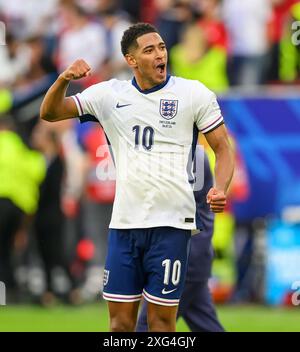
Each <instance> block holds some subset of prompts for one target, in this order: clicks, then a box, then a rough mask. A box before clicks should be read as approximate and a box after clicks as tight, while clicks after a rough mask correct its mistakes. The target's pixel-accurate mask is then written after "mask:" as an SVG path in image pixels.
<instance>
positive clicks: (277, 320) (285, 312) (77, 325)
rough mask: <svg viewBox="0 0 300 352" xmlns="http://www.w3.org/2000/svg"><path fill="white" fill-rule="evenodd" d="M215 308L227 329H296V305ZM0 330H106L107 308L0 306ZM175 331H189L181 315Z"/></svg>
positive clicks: (299, 314) (299, 326)
mask: <svg viewBox="0 0 300 352" xmlns="http://www.w3.org/2000/svg"><path fill="white" fill-rule="evenodd" d="M217 310H218V314H219V318H220V320H221V322H222V323H223V325H224V326H225V328H226V330H227V331H274V332H275V331H276V332H277V331H278V332H279V331H298V332H300V309H299V307H291V308H270V307H264V306H257V305H246V306H229V305H228V306H218V308H217ZM0 331H76V332H77V331H108V312H107V307H106V304H105V303H104V302H99V304H97V303H94V304H90V305H84V306H81V307H71V306H65V305H57V306H55V307H53V308H48V309H46V308H42V307H38V306H31V305H28V306H26V305H19V306H18V305H13V306H9V305H7V306H0ZM177 331H189V329H188V328H187V326H186V325H185V323H184V321H183V320H181V319H180V320H179V321H178V324H177Z"/></svg>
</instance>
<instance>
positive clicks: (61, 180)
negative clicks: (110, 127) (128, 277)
mask: <svg viewBox="0 0 300 352" xmlns="http://www.w3.org/2000/svg"><path fill="white" fill-rule="evenodd" d="M297 20H300V2H299V0H242V1H241V0H134V1H133V0H78V1H76V0H43V1H38V0H26V1H23V0H22V1H21V0H10V1H7V0H0V21H2V22H3V23H4V24H5V30H6V33H5V38H6V40H5V43H6V44H5V45H0V67H1V69H0V281H3V282H5V284H6V286H7V289H8V293H9V296H10V298H11V299H12V300H18V299H20V297H19V295H21V300H23V299H24V297H30V299H33V300H36V301H38V302H40V303H41V304H44V305H51V304H52V303H53V302H54V301H55V300H56V298H57V297H61V298H62V299H65V300H66V301H67V302H69V303H72V304H78V303H80V302H82V301H84V300H90V299H94V298H95V297H96V295H97V293H98V292H99V290H101V287H99V283H100V282H101V275H102V270H103V266H104V260H105V252H106V236H107V227H108V224H109V219H110V213H111V210H112V202H113V198H114V191H115V184H114V179H113V175H112V177H111V178H108V179H107V178H101V175H102V174H103V173H104V174H105V173H107V170H110V169H113V168H112V167H111V165H112V160H111V157H110V155H109V151H108V149H107V148H106V140H105V136H104V134H103V132H102V131H101V130H100V128H99V126H98V125H97V124H92V123H91V124H84V125H79V124H78V122H77V121H66V122H61V123H57V124H54V125H50V124H48V123H46V122H41V121H39V116H38V115H39V106H40V103H41V99H42V97H43V95H44V93H45V91H46V90H47V89H48V88H49V86H50V85H51V83H52V82H53V81H54V80H55V79H56V77H57V75H58V74H59V72H61V71H62V70H64V69H65V68H66V67H67V66H68V65H70V64H71V63H72V62H73V61H75V60H76V59H78V58H82V59H84V60H86V61H87V63H88V64H89V65H90V66H91V67H92V75H91V76H90V77H87V78H85V79H83V80H80V81H76V82H74V83H72V84H71V85H70V89H69V91H68V94H69V95H71V94H75V93H77V92H79V91H81V90H83V89H84V88H86V87H87V86H89V85H91V84H94V83H97V82H99V81H102V80H107V79H110V78H112V77H116V78H119V79H130V78H131V76H132V73H131V72H130V71H129V70H128V68H127V66H126V63H125V61H124V59H123V57H122V54H121V50H120V39H121V36H122V33H123V31H124V30H125V29H126V28H127V27H128V26H129V25H130V24H131V23H135V22H137V21H145V22H150V23H153V24H155V25H156V27H157V28H158V30H159V31H160V33H161V35H162V37H163V38H164V40H165V42H166V44H167V48H168V50H169V60H170V65H169V70H170V72H171V73H172V74H174V75H178V76H182V77H185V78H190V79H197V80H199V81H201V82H202V83H204V84H205V85H206V86H207V87H209V88H210V89H212V90H213V91H215V92H216V93H225V92H226V91H228V90H229V89H231V88H233V87H234V86H238V89H240V88H241V87H243V88H244V89H252V87H256V86H257V85H261V84H281V85H282V84H287V83H288V84H292V83H299V77H300V75H299V74H300V71H299V69H300V51H299V48H300V47H299V45H298V46H297V45H294V44H293V43H292V41H291V36H292V29H291V24H292V22H294V21H297ZM112 173H113V171H112Z"/></svg>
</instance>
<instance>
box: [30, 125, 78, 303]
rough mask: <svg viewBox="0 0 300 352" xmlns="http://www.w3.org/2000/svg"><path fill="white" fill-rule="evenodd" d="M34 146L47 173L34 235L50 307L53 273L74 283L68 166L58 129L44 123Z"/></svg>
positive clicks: (72, 297)
mask: <svg viewBox="0 0 300 352" xmlns="http://www.w3.org/2000/svg"><path fill="white" fill-rule="evenodd" d="M32 144H33V146H34V147H35V148H37V149H38V150H40V151H41V152H42V153H43V155H44V158H45V161H46V165H47V172H46V177H45V179H44V181H43V182H42V184H41V187H40V199H39V203H38V209H37V213H36V216H35V219H34V231H35V235H36V240H37V246H38V250H39V254H40V257H41V259H42V262H43V266H44V271H45V278H46V280H45V281H46V289H45V292H44V293H43V294H42V297H41V298H40V301H41V303H42V304H43V305H46V306H47V305H50V304H52V303H53V302H54V299H55V290H54V288H53V272H54V269H56V268H57V267H60V268H63V269H64V270H65V272H66V274H68V277H69V279H70V281H71V283H72V286H73V287H72V288H74V283H73V282H72V281H73V280H72V275H71V274H70V271H69V265H68V263H66V256H65V253H64V237H63V226H64V221H65V217H64V214H63V211H62V207H61V197H62V188H63V177H64V162H63V159H62V156H61V154H60V148H61V147H60V141H59V135H58V130H57V126H56V129H55V128H53V126H50V125H49V124H47V123H46V122H44V121H40V122H39V123H38V124H37V125H36V126H35V128H34V130H33V134H32ZM78 296H79V294H76V293H75V291H73V290H71V293H70V295H69V298H70V300H71V303H76V302H75V300H77V298H78Z"/></svg>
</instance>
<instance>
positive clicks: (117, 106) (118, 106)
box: [116, 103, 132, 109]
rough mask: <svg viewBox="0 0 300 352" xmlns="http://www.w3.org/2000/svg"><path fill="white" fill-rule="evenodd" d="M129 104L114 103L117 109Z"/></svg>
mask: <svg viewBox="0 0 300 352" xmlns="http://www.w3.org/2000/svg"><path fill="white" fill-rule="evenodd" d="M129 105H132V104H123V105H120V104H119V103H118V104H117V105H116V108H117V109H119V108H124V107H125V106H129Z"/></svg>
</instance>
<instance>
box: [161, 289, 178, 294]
mask: <svg viewBox="0 0 300 352" xmlns="http://www.w3.org/2000/svg"><path fill="white" fill-rule="evenodd" d="M176 290H177V288H174V290H169V291H166V290H165V289H163V290H162V291H161V293H162V294H163V295H167V294H168V293H171V292H174V291H176Z"/></svg>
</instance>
